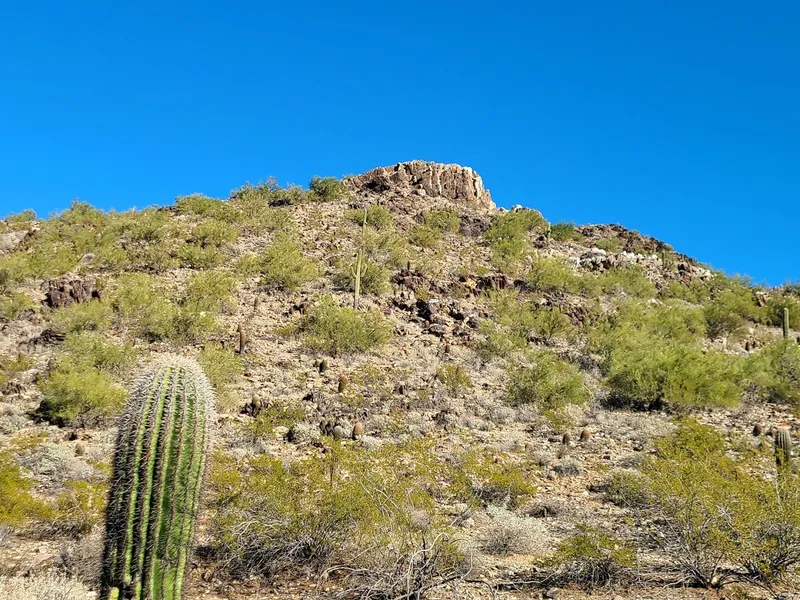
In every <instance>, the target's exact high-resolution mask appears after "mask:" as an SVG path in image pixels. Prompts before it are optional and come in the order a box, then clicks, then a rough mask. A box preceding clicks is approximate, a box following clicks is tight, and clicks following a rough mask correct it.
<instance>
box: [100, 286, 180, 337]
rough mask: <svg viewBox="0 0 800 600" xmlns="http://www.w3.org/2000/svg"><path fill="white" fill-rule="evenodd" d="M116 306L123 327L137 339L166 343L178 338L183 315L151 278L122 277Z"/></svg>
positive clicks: (114, 303) (117, 292)
mask: <svg viewBox="0 0 800 600" xmlns="http://www.w3.org/2000/svg"><path fill="white" fill-rule="evenodd" d="M112 304H113V306H114V308H115V309H116V311H117V313H118V314H119V316H120V318H121V320H122V322H123V324H124V325H125V326H126V327H129V328H131V329H132V330H133V333H134V334H135V335H137V336H140V337H143V338H146V339H149V340H162V339H168V338H170V337H171V336H173V335H174V334H175V323H176V320H177V318H178V316H179V313H180V311H179V309H178V307H177V306H176V305H175V304H173V303H172V302H171V301H170V300H169V294H167V293H166V291H165V290H164V289H163V288H162V286H160V285H158V282H157V280H156V279H155V278H153V277H152V276H150V275H147V274H144V273H135V274H130V275H123V276H121V277H119V278H118V279H117V281H116V283H115V290H114V293H113V298H112Z"/></svg>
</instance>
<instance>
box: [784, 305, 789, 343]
mask: <svg viewBox="0 0 800 600" xmlns="http://www.w3.org/2000/svg"><path fill="white" fill-rule="evenodd" d="M783 339H785V340H788V339H789V309H788V308H784V309H783Z"/></svg>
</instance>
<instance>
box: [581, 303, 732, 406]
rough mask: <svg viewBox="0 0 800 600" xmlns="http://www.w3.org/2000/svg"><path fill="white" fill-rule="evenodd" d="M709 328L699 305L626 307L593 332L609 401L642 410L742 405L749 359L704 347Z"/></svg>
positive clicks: (635, 304) (591, 337) (622, 307)
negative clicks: (702, 339)
mask: <svg viewBox="0 0 800 600" xmlns="http://www.w3.org/2000/svg"><path fill="white" fill-rule="evenodd" d="M704 331H705V319H704V317H703V313H702V311H701V310H699V309H695V308H689V307H686V306H682V305H680V304H667V305H659V306H647V305H642V304H637V303H634V302H626V303H623V304H622V305H620V307H619V309H618V311H617V313H615V314H613V315H611V316H609V317H608V318H607V319H606V320H605V321H604V322H602V323H601V324H600V325H599V326H598V328H597V329H596V330H595V331H593V332H592V334H591V336H590V341H591V344H592V346H593V348H594V349H595V350H596V351H598V352H599V353H600V354H601V355H603V356H604V357H605V359H606V360H605V363H604V371H605V373H606V375H607V376H608V380H607V385H608V388H609V392H610V397H609V400H610V401H611V402H612V403H613V404H618V405H623V406H630V407H635V408H639V409H647V408H661V407H663V406H669V407H672V408H681V407H700V406H706V407H709V406H726V407H731V406H736V405H737V404H738V403H739V401H740V399H741V395H742V393H743V386H744V379H743V363H742V361H741V360H740V359H739V358H738V357H735V356H730V355H728V354H725V353H723V352H718V351H714V350H708V351H703V349H702V347H701V345H700V343H699V338H700V336H701V335H703V333H704Z"/></svg>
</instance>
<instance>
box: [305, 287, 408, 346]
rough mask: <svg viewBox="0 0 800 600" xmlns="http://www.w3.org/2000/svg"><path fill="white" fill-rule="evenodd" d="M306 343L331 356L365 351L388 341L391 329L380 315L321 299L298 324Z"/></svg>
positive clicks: (329, 298)
mask: <svg viewBox="0 0 800 600" xmlns="http://www.w3.org/2000/svg"><path fill="white" fill-rule="evenodd" d="M296 330H297V331H299V332H300V333H302V334H304V336H305V341H306V344H307V345H308V346H309V347H311V348H314V349H317V350H323V351H326V352H330V353H332V354H338V353H344V354H347V353H351V352H365V351H366V350H369V349H371V348H374V347H376V346H380V345H382V344H385V343H386V342H388V341H389V339H390V338H391V335H392V329H391V327H390V325H389V324H388V323H387V322H386V321H385V319H384V318H383V317H382V316H381V315H380V313H377V312H374V311H366V312H361V311H357V310H353V309H352V308H347V307H339V306H336V304H335V303H334V300H333V298H331V297H326V298H323V299H321V300H320V301H319V302H318V303H317V305H316V306H314V307H313V308H312V309H311V310H310V311H309V313H308V314H307V315H305V316H304V317H303V318H302V319H301V320H300V322H299V323H298V324H297V327H296Z"/></svg>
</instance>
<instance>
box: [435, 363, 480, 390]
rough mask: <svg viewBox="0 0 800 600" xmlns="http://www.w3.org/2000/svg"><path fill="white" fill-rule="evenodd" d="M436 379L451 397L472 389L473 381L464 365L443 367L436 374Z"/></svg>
mask: <svg viewBox="0 0 800 600" xmlns="http://www.w3.org/2000/svg"><path fill="white" fill-rule="evenodd" d="M436 377H438V379H439V381H441V382H442V383H443V384H444V387H445V389H446V390H447V392H448V393H449V394H450V395H451V396H457V395H459V394H461V393H463V392H464V391H466V390H467V389H468V388H471V387H472V380H471V379H470V377H469V373H467V370H466V369H465V368H464V366H463V365H455V364H446V365H442V366H441V367H440V368H439V370H438V371H437V372H436Z"/></svg>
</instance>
